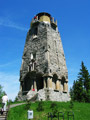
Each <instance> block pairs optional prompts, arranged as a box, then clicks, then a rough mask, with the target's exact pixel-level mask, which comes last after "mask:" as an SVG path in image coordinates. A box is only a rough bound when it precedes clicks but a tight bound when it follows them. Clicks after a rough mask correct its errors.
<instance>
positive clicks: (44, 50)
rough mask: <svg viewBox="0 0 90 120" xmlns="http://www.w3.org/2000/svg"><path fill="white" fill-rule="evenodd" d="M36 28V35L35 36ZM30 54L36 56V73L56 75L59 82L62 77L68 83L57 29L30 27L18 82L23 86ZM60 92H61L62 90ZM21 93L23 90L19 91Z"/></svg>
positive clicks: (49, 25)
mask: <svg viewBox="0 0 90 120" xmlns="http://www.w3.org/2000/svg"><path fill="white" fill-rule="evenodd" d="M36 27H37V35H35V30H36ZM31 53H33V54H34V53H35V54H36V59H35V62H36V71H37V72H41V73H43V74H44V75H45V74H47V73H48V74H49V75H51V76H53V74H57V75H58V79H59V80H60V81H62V77H64V78H65V80H66V81H68V73H67V67H66V61H65V56H64V51H63V47H62V42H61V38H60V34H59V32H58V30H57V29H56V30H54V29H53V28H52V26H51V24H46V23H44V22H40V23H39V24H37V25H36V26H34V27H32V28H31V29H30V30H29V32H28V34H27V38H26V43H25V47H24V52H23V57H22V66H21V70H20V81H21V83H22V81H23V85H24V77H25V75H26V73H27V72H29V64H30V61H31V57H30V56H31ZM59 80H58V81H57V83H56V84H58V86H59V85H60V84H61V83H60V81H59ZM51 82H52V81H51ZM21 87H22V85H21ZM52 87H53V86H52ZM66 87H67V86H66ZM54 89H55V88H54ZM61 90H62V91H63V89H61ZM21 91H23V90H22V89H21ZM51 94H52V92H51ZM53 97H54V96H53ZM51 98H52V97H51Z"/></svg>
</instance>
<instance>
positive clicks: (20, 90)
mask: <svg viewBox="0 0 90 120" xmlns="http://www.w3.org/2000/svg"><path fill="white" fill-rule="evenodd" d="M20 91H22V83H20Z"/></svg>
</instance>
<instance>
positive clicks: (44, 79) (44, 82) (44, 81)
mask: <svg viewBox="0 0 90 120" xmlns="http://www.w3.org/2000/svg"><path fill="white" fill-rule="evenodd" d="M43 84H44V88H46V86H47V85H46V78H43Z"/></svg>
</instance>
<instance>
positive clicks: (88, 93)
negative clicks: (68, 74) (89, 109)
mask: <svg viewBox="0 0 90 120" xmlns="http://www.w3.org/2000/svg"><path fill="white" fill-rule="evenodd" d="M71 94H72V96H71V97H72V100H74V101H79V102H90V75H89V72H88V70H87V68H86V67H85V66H84V63H83V62H82V63H81V69H80V72H79V73H78V78H77V80H76V81H74V83H73V87H72V88H71V89H70V95H71Z"/></svg>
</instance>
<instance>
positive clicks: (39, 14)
mask: <svg viewBox="0 0 90 120" xmlns="http://www.w3.org/2000/svg"><path fill="white" fill-rule="evenodd" d="M43 15H46V16H48V17H51V15H50V14H49V13H46V12H41V13H38V14H37V15H36V16H38V17H40V16H43Z"/></svg>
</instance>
